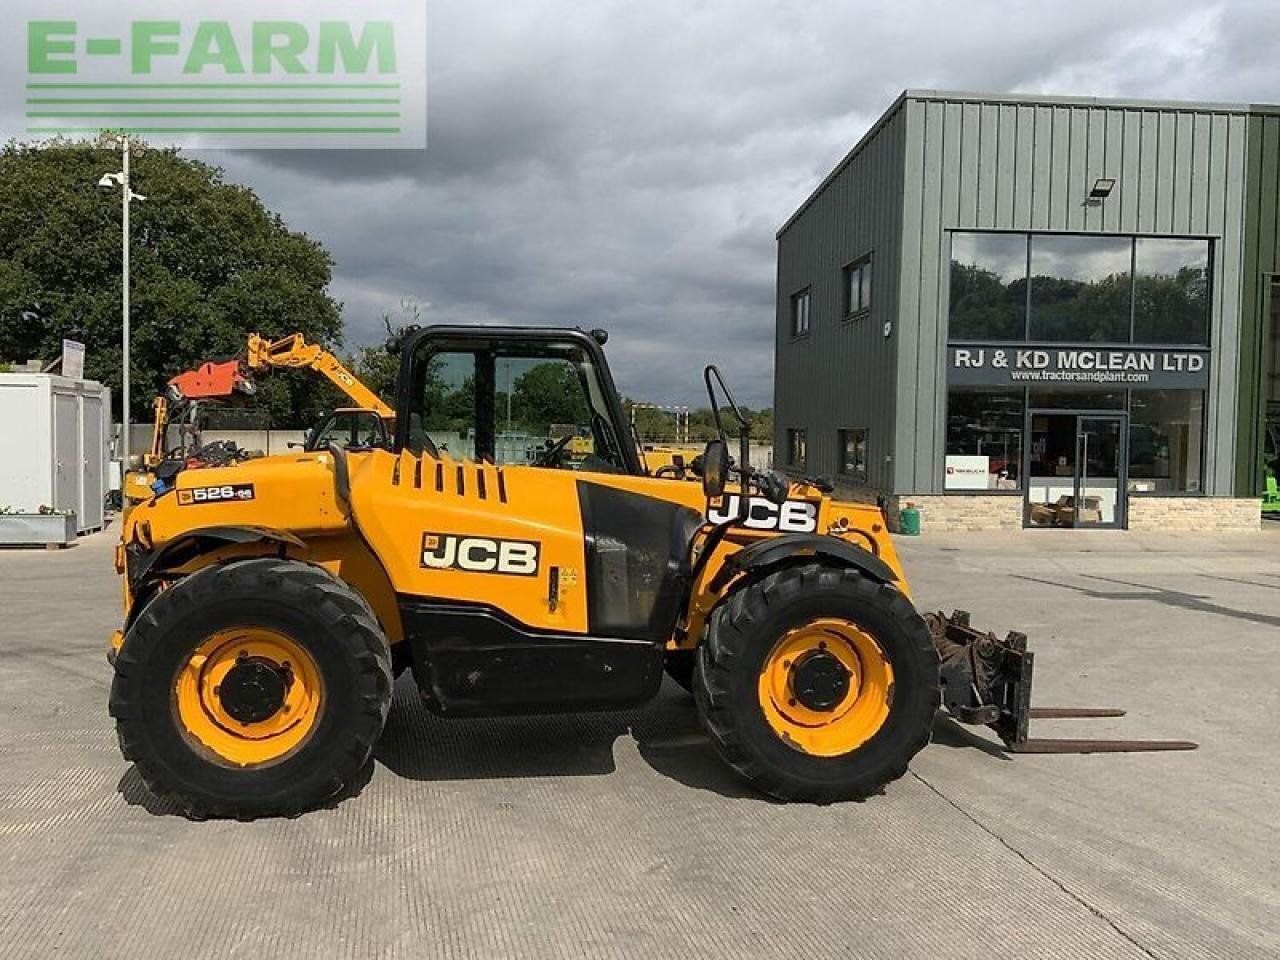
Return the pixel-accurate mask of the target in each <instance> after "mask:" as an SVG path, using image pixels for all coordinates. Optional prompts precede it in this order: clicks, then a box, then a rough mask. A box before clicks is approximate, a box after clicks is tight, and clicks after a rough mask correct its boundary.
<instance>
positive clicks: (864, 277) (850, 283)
mask: <svg viewBox="0 0 1280 960" xmlns="http://www.w3.org/2000/svg"><path fill="white" fill-rule="evenodd" d="M870 309H871V255H870V254H868V255H867V256H865V257H862V258H861V259H859V260H855V261H854V262H853V263H851V264H849V265H848V266H847V267H845V268H844V315H845V317H846V318H848V317H856V316H858V315H859V314H863V313H866V312H867V311H868V310H870Z"/></svg>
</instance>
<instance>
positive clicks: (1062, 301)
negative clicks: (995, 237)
mask: <svg viewBox="0 0 1280 960" xmlns="http://www.w3.org/2000/svg"><path fill="white" fill-rule="evenodd" d="M1132 270H1133V239H1132V238H1130V237H1083V236H1050V235H1037V236H1033V237H1032V238H1031V323H1030V326H1029V331H1028V332H1029V338H1030V339H1031V340H1050V341H1055V342H1064V341H1077V342H1082V343H1128V342H1129V319H1130V315H1131V313H1132V302H1133V279H1132Z"/></svg>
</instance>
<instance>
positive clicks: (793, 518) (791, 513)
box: [707, 493, 818, 533]
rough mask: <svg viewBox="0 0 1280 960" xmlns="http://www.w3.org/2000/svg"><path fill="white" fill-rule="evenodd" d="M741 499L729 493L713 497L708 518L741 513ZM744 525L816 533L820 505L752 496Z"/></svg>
mask: <svg viewBox="0 0 1280 960" xmlns="http://www.w3.org/2000/svg"><path fill="white" fill-rule="evenodd" d="M740 503H741V499H740V498H739V496H738V494H736V493H734V494H729V495H727V496H724V497H721V498H720V499H719V500H712V501H711V503H710V504H709V506H708V509H707V519H708V520H710V521H711V522H712V523H727V522H729V521H730V520H733V519H736V518H737V516H738V506H739V504H740ZM742 525H743V526H744V527H746V528H747V529H749V530H779V531H781V532H782V533H813V532H814V531H816V530H817V529H818V505H817V504H816V503H812V502H810V501H808V500H787V501H784V502H783V503H774V502H773V501H772V500H766V499H764V497H751V498H750V499H749V500H748V501H747V518H746V519H745V520H744V521H742Z"/></svg>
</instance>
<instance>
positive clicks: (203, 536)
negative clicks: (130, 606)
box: [125, 526, 307, 587]
mask: <svg viewBox="0 0 1280 960" xmlns="http://www.w3.org/2000/svg"><path fill="white" fill-rule="evenodd" d="M263 541H275V542H277V543H279V544H281V545H282V546H294V547H300V548H302V549H303V550H305V549H306V548H307V545H306V544H305V543H303V542H302V541H301V540H299V539H298V538H297V537H295V536H294V535H293V534H291V533H285V532H284V531H282V530H272V529H271V528H269V527H250V526H243V527H242V526H223V527H197V528H196V529H194V530H189V531H187V532H186V533H184V534H183V535H182V536H180V537H177V538H176V539H174V540H171V541H169V542H168V543H166V544H165V545H164V546H163V547H161V548H160V549H159V550H145V549H144V548H143V547H142V545H141V544H136V543H135V544H130V545H129V546H128V547H127V548H126V549H125V556H126V558H127V564H128V574H129V584H130V586H131V587H136V586H137V585H138V584H139V583H141V582H142V581H143V580H145V579H146V577H147V575H148V574H149V573H151V571H153V570H162V569H164V568H166V567H169V566H180V565H182V564H184V563H186V562H187V561H188V560H191V559H192V558H193V557H198V556H200V554H202V553H208V552H209V551H210V550H214V549H216V548H218V547H220V546H222V545H224V544H228V543H261V542H263Z"/></svg>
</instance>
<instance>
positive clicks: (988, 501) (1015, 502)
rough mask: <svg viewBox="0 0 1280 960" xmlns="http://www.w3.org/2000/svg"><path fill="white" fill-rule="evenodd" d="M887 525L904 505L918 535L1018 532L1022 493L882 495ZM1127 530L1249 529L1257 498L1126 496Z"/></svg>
mask: <svg viewBox="0 0 1280 960" xmlns="http://www.w3.org/2000/svg"><path fill="white" fill-rule="evenodd" d="M880 495H881V491H879V490H874V489H871V488H867V487H852V486H847V485H845V484H839V485H838V489H837V490H836V493H835V496H836V497H837V498H839V499H841V500H847V501H852V502H855V503H875V502H876V498H877V497H878V496H880ZM885 499H886V500H887V502H888V505H887V508H886V512H887V514H888V519H889V529H890V530H892V531H893V532H894V533H898V532H899V521H898V518H899V514H900V513H901V511H902V508H903V507H905V506H906V505H907V504H908V503H914V504H915V505H916V507H917V508H919V510H920V529H921V533H923V534H925V535H927V534H929V533H930V532H932V531H938V532H955V531H970V530H975V531H976V530H1021V529H1022V528H1023V523H1022V510H1023V505H1022V497H1020V496H1014V495H1009V494H999V495H997V494H983V493H975V494H971V495H966V494H957V495H949V496H939V495H937V494H916V495H912V496H907V495H903V494H896V495H885ZM1129 529H1130V530H1135V531H1147V532H1161V531H1169V532H1182V533H1196V532H1205V533H1251V532H1257V531H1259V530H1261V529H1262V513H1261V508H1260V504H1259V501H1257V500H1255V499H1247V500H1243V499H1236V498H1232V497H1130V498H1129Z"/></svg>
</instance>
